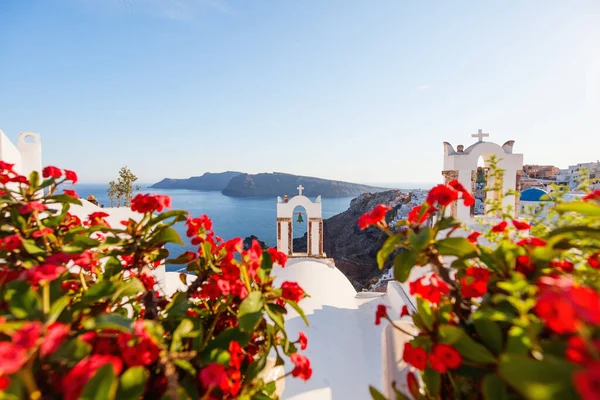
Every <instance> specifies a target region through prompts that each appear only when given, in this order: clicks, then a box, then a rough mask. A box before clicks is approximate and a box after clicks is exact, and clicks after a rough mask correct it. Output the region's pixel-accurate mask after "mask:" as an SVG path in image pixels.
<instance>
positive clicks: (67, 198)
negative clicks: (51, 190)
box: [48, 194, 81, 206]
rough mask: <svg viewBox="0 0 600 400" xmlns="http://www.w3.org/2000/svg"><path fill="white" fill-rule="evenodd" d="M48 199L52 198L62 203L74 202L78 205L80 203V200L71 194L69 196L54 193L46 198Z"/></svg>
mask: <svg viewBox="0 0 600 400" xmlns="http://www.w3.org/2000/svg"><path fill="white" fill-rule="evenodd" d="M48 199H49V200H54V201H56V202H58V203H63V204H65V203H66V204H76V205H78V206H80V205H81V200H79V199H77V198H75V197H73V196H69V195H66V194H55V195H53V196H51V197H49V198H48Z"/></svg>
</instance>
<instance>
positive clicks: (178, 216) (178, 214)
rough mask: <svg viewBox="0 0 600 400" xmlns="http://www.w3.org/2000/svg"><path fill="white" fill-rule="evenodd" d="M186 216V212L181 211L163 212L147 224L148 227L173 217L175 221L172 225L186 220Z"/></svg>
mask: <svg viewBox="0 0 600 400" xmlns="http://www.w3.org/2000/svg"><path fill="white" fill-rule="evenodd" d="M187 214H188V213H187V211H181V210H170V211H165V212H162V213H160V214H158V215H157V216H156V217H153V218H152V219H150V221H149V222H148V226H152V225H156V224H158V223H159V222H162V221H164V220H166V219H168V218H171V217H175V219H174V220H173V221H172V222H174V223H176V222H182V221H185V220H186V219H187Z"/></svg>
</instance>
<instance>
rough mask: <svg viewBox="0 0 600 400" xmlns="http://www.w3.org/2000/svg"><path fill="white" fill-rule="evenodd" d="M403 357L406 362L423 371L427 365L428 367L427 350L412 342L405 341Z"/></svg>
mask: <svg viewBox="0 0 600 400" xmlns="http://www.w3.org/2000/svg"><path fill="white" fill-rule="evenodd" d="M402 359H403V360H404V362H405V363H407V364H409V365H412V366H413V367H415V368H416V369H419V370H421V371H425V367H427V352H426V351H425V350H424V349H422V348H420V347H413V346H412V345H411V344H410V343H404V353H403V354H402Z"/></svg>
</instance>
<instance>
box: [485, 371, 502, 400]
mask: <svg viewBox="0 0 600 400" xmlns="http://www.w3.org/2000/svg"><path fill="white" fill-rule="evenodd" d="M483 398H484V399H485V400H508V390H507V388H506V385H505V384H504V382H502V379H500V378H499V377H498V375H495V374H489V375H486V376H485V378H483Z"/></svg>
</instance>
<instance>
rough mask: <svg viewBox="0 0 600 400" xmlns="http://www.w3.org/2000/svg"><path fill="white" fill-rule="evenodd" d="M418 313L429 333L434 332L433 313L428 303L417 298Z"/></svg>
mask: <svg viewBox="0 0 600 400" xmlns="http://www.w3.org/2000/svg"><path fill="white" fill-rule="evenodd" d="M417 312H418V313H419V316H420V317H421V321H422V322H423V323H424V324H425V326H426V327H427V330H428V331H431V330H433V312H432V311H431V305H430V304H429V302H428V301H426V300H423V299H422V298H420V297H418V298H417Z"/></svg>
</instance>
